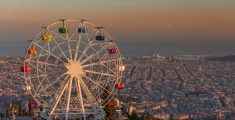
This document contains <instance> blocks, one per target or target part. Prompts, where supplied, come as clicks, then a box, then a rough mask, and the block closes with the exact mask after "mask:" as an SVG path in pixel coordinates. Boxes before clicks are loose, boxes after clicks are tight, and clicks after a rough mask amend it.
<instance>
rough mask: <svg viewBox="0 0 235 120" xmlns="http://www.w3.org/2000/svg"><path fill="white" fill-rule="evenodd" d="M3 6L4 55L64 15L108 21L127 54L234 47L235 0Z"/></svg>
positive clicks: (224, 51) (60, 0) (12, 2)
mask: <svg viewBox="0 0 235 120" xmlns="http://www.w3.org/2000/svg"><path fill="white" fill-rule="evenodd" d="M0 6H1V7H0V10H1V11H2V12H1V19H0V26H1V30H0V36H1V38H0V41H1V44H0V51H2V52H0V56H24V50H25V47H26V46H27V43H26V41H27V40H30V39H33V37H34V36H36V34H37V33H38V32H39V31H40V30H41V27H42V26H43V25H48V24H50V23H52V22H54V21H55V20H58V19H60V18H68V19H81V18H84V19H87V20H89V21H91V22H92V23H95V24H97V25H100V26H105V27H106V28H105V29H106V30H107V31H109V33H110V34H111V35H112V36H113V37H114V39H115V40H116V41H117V43H118V44H119V45H120V48H121V51H122V53H123V55H124V56H136V55H144V54H149V53H150V52H151V51H157V52H160V53H166V54H209V55H228V54H234V53H235V48H234V44H235V40H234V39H235V34H234V31H235V22H234V21H235V14H234V11H235V7H234V6H235V2H234V1H233V0H203V1H202V0H175V1H172V0H148V1H144V0H126V1H123V0H116V1H114V0H109V1H108V0H99V1H94V0H86V1H82V0H67V1H64V0H56V1H55V0H40V1H36V0H34V1H32V0H20V1H19V0H9V1H1V2H0Z"/></svg>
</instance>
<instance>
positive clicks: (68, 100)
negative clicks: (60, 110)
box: [65, 78, 73, 120]
mask: <svg viewBox="0 0 235 120" xmlns="http://www.w3.org/2000/svg"><path fill="white" fill-rule="evenodd" d="M72 82H73V78H71V79H70V81H69V85H68V98H67V107H66V117H65V119H66V120H68V115H69V109H70V108H69V107H70V96H71V89H72Z"/></svg>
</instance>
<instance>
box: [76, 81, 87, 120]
mask: <svg viewBox="0 0 235 120" xmlns="http://www.w3.org/2000/svg"><path fill="white" fill-rule="evenodd" d="M80 81H81V80H80V78H79V77H77V84H78V91H79V98H80V102H81V107H82V115H83V119H84V120H86V115H85V109H84V105H83V97H82V88H81V83H80Z"/></svg>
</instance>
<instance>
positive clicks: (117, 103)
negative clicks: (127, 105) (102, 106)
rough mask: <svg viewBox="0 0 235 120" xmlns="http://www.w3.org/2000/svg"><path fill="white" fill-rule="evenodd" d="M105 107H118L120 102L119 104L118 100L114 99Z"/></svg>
mask: <svg viewBox="0 0 235 120" xmlns="http://www.w3.org/2000/svg"><path fill="white" fill-rule="evenodd" d="M107 106H109V107H119V106H120V102H119V100H118V99H116V98H114V99H113V100H111V101H109V102H108V103H107Z"/></svg>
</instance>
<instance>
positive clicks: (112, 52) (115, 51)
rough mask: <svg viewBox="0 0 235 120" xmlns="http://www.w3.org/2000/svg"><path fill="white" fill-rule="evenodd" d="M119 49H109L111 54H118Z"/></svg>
mask: <svg viewBox="0 0 235 120" xmlns="http://www.w3.org/2000/svg"><path fill="white" fill-rule="evenodd" d="M118 53H119V50H118V49H117V48H110V49H109V54H118Z"/></svg>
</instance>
